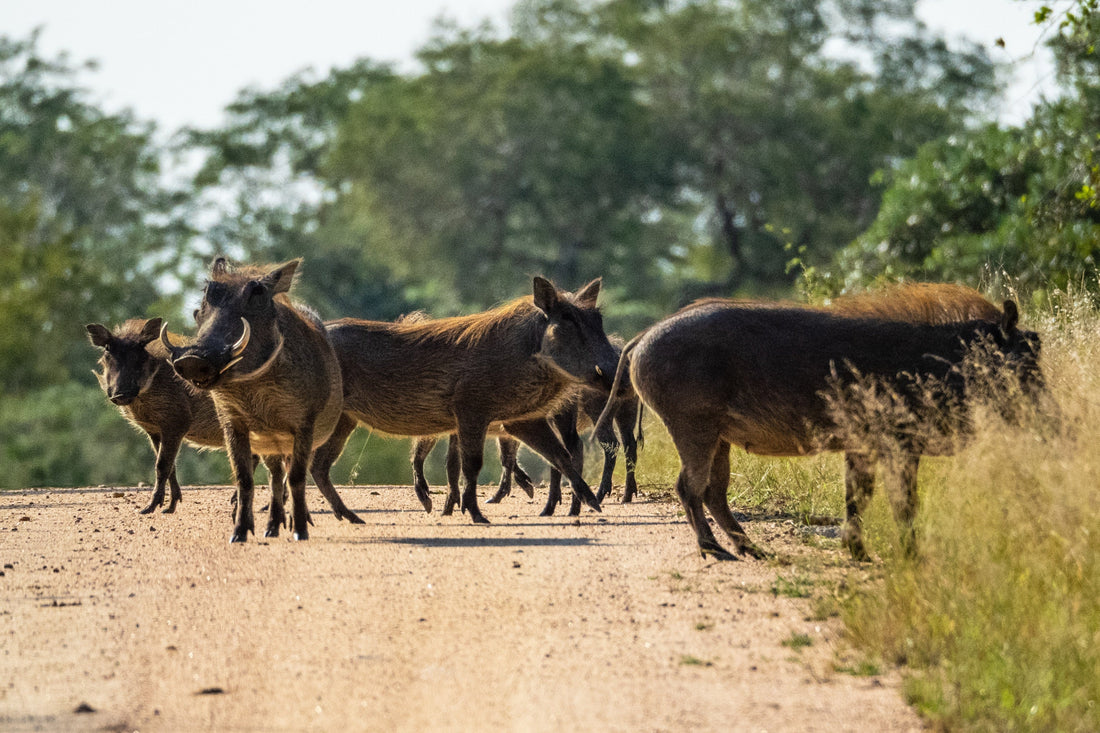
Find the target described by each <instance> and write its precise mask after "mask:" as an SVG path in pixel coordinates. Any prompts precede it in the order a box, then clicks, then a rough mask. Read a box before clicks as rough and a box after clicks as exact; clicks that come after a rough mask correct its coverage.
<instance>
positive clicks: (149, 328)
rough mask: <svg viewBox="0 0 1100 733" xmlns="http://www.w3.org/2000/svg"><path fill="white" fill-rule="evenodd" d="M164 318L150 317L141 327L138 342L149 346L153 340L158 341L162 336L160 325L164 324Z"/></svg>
mask: <svg viewBox="0 0 1100 733" xmlns="http://www.w3.org/2000/svg"><path fill="white" fill-rule="evenodd" d="M163 322H164V319H162V318H150V319H149V320H148V321H146V322H145V325H144V326H143V327H142V329H141V335H140V336H138V342H139V343H140V344H141V345H142V346H147V345H148V344H150V343H151V342H153V341H156V340H157V338H158V337H159V336H160V327H161V325H163Z"/></svg>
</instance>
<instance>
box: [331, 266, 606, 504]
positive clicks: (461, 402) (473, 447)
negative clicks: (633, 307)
mask: <svg viewBox="0 0 1100 733" xmlns="http://www.w3.org/2000/svg"><path fill="white" fill-rule="evenodd" d="M533 287H534V296H533V298H532V297H527V298H520V299H518V300H515V301H513V302H511V303H509V304H506V305H504V306H501V307H499V308H495V309H493V310H490V311H486V312H484V313H480V314H476V315H472V316H462V317H456V318H441V319H438V320H432V321H426V322H421V323H384V322H377V321H362V320H355V319H343V320H339V321H330V322H328V323H326V328H327V329H328V333H329V338H330V339H331V340H332V344H333V347H334V348H335V349H336V353H337V355H338V357H339V359H340V368H341V372H342V374H343V378H344V415H343V417H342V418H341V420H340V424H339V425H338V426H337V427H336V430H335V431H334V432H333V436H332V438H331V439H330V440H329V442H328V444H326V445H325V446H324V447H322V448H321V449H319V450H318V451H317V454H316V456H315V457H314V469H315V470H314V473H313V478H314V480H315V481H317V483H318V485H319V486H320V485H321V482H322V480H323V481H324V482H326V483H328V484H330V485H331V482H330V481H329V479H328V469H329V468H330V467H331V466H332V464H333V462H335V460H336V458H337V457H339V455H340V451H342V450H343V447H344V443H345V442H346V441H347V438H348V435H350V434H351V432H352V430H354V429H355V426H356V424H357V423H362V424H364V425H367V426H369V427H371V428H373V429H376V430H380V431H382V432H384V433H389V434H390V435H411V436H425V435H448V434H450V433H457V435H458V447H459V456H460V457H461V463H462V475H463V479H464V481H465V488H464V490H463V493H462V497H461V502H462V504H461V506H462V509H463V510H464V511H468V512H469V513H470V518H471V519H472V520H473V521H474V522H477V523H487V522H488V520H487V519H486V518H485V517H484V515H483V514H482V513H481V510H480V509H479V508H478V505H477V478H478V473H479V472H480V471H481V464H482V451H483V450H484V445H483V444H484V442H485V435H486V432H487V431H488V429H489V428H490V426H496V425H500V424H503V428H504V430H506V431H507V432H508V433H509V434H510V435H512V436H513V437H515V438H518V439H519V440H522V441H523V442H524V443H526V444H527V445H528V446H530V447H531V448H532V449H534V450H535V451H537V452H538V453H539V454H540V455H542V456H543V457H544V458H546V459H547V461H548V462H549V463H550V464H551V465H553V466H557V467H559V468H561V469H562V471H563V473H565V475H566V477H567V478H569V480H570V482H571V483H572V484H573V490H574V491H578V492H580V494H581V497H582V499H583V500H584V501H585V503H587V504H588V505H589V506H591V507H592V508H593V509H596V510H598V509H599V502H598V501H597V500H596V495H595V494H593V493H592V490H591V489H590V488H589V487H588V485H587V484H586V483H585V482H584V479H583V478H582V477H581V475H580V472H579V471H577V470H576V469H575V468H574V467H573V465H572V459H571V457H570V456H569V453H568V451H567V450H566V449H565V448H564V447H563V446H562V445H561V443H560V441H559V440H558V438H557V436H556V435H555V434H554V431H553V429H552V428H551V427H550V425H549V424H548V423H547V422H546V420H545V418H546V416H548V415H551V414H553V413H554V412H555V411H556V410H557V409H558V408H559V407H560V406H561V405H562V404H564V403H565V402H566V401H567V400H568V399H569V398H570V397H571V396H572V394H573V392H574V391H575V390H576V389H577V388H578V387H579V386H583V385H585V384H591V385H599V384H606V383H607V382H609V381H610V375H611V372H612V369H613V366H614V364H615V358H614V357H615V351H614V349H613V348H612V346H611V344H610V343H609V342H608V340H607V335H606V334H605V333H604V330H603V320H602V318H601V316H600V313H599V310H598V309H597V308H596V298H597V296H598V295H599V291H600V281H599V280H594V281H593V282H591V283H589V284H588V285H587V286H585V287H584V288H583V289H582V290H580V291H579V292H578V293H576V294H575V295H572V294H570V293H566V292H564V291H561V290H558V289H557V288H555V287H554V285H553V284H551V283H550V282H549V281H548V280H545V279H543V278H541V277H536V278H535V280H534V286H533ZM322 475H323V477H322ZM453 508H454V505H453V502H452V501H451V499H450V497H449V498H448V502H447V505H445V506H444V513H448V512H449V511H450V510H453Z"/></svg>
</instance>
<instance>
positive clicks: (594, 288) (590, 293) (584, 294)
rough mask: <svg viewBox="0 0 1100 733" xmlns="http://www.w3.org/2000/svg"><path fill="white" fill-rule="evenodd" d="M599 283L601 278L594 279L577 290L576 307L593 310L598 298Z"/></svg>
mask: <svg viewBox="0 0 1100 733" xmlns="http://www.w3.org/2000/svg"><path fill="white" fill-rule="evenodd" d="M601 282H602V279H601V278H596V279H595V280H593V281H592V282H590V283H588V284H587V285H585V286H584V287H583V288H581V289H580V290H578V291H577V295H576V299H577V305H580V306H581V307H583V308H595V307H596V299H597V298H599V297H600V283H601Z"/></svg>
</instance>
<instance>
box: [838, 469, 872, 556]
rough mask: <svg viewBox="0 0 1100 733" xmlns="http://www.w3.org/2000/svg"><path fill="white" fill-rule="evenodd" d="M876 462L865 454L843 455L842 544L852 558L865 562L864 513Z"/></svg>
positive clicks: (869, 495) (869, 499) (869, 496)
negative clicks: (843, 519) (843, 514)
mask: <svg viewBox="0 0 1100 733" xmlns="http://www.w3.org/2000/svg"><path fill="white" fill-rule="evenodd" d="M875 463H876V459H875V458H874V457H873V456H870V455H868V454H866V453H855V452H852V451H849V452H847V453H845V454H844V464H845V472H844V505H845V509H846V512H847V517H846V519H845V521H844V529H843V530H842V532H841V535H840V536H841V540H842V541H843V542H844V546H845V547H847V548H848V552H850V553H851V554H852V557H853V558H854V559H856V560H859V561H860V562H867V561H869V560H870V559H871V556H870V555H868V554H867V548H865V547H864V546H863V512H864V511H866V509H867V504H868V503H869V502H870V501H871V495H872V494H873V493H874V490H875Z"/></svg>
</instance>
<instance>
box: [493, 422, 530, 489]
mask: <svg viewBox="0 0 1100 733" xmlns="http://www.w3.org/2000/svg"><path fill="white" fill-rule="evenodd" d="M497 448H498V449H499V450H500V485H499V486H498V487H497V493H495V494H493V496H492V498H490V499H488V500H486V502H485V503H486V504H497V503H499V502H500V501H501V500H502V499H503V498H504V497H506V496H508V495H509V494H511V493H512V478H513V477H515V479H516V483H517V484H519V487H520V488H521V489H523V490H524V492H525V493H526V494H527V496H528V497H532V498H533V497H534V496H535V485H534V484H533V483H531V477H530V476H528V475H527V472H526V471H524V470H523V469H522V468H520V465H519V441H517V440H515V439H513V438H509V437H508V436H506V435H502V436H500V437H499V438H497Z"/></svg>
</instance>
